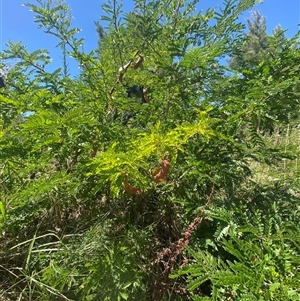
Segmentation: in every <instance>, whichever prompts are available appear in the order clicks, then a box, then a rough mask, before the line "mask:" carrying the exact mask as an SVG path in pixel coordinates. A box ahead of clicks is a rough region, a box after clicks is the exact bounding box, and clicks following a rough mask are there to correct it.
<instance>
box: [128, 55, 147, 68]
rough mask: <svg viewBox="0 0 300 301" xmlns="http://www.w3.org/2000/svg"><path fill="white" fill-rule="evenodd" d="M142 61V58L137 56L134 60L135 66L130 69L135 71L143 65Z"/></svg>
mask: <svg viewBox="0 0 300 301" xmlns="http://www.w3.org/2000/svg"><path fill="white" fill-rule="evenodd" d="M143 61H144V57H143V56H141V55H139V57H138V59H137V60H136V62H135V64H133V65H131V68H133V69H137V68H138V67H140V66H141V65H142V64H143Z"/></svg>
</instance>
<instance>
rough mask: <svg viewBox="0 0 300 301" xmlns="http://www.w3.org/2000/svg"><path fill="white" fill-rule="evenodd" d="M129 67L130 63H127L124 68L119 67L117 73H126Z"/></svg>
mask: <svg viewBox="0 0 300 301" xmlns="http://www.w3.org/2000/svg"><path fill="white" fill-rule="evenodd" d="M130 65H131V62H128V63H127V64H125V65H124V66H122V67H120V68H119V72H122V71H126V70H127V69H128V67H129V66H130Z"/></svg>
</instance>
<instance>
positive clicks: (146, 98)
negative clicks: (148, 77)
mask: <svg viewBox="0 0 300 301" xmlns="http://www.w3.org/2000/svg"><path fill="white" fill-rule="evenodd" d="M143 95H144V100H145V102H149V101H150V99H149V96H148V88H143Z"/></svg>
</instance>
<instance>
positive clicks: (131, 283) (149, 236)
mask: <svg viewBox="0 0 300 301" xmlns="http://www.w3.org/2000/svg"><path fill="white" fill-rule="evenodd" d="M134 4H135V9H134V11H133V12H129V13H123V12H122V7H121V6H120V5H119V4H118V3H117V2H116V1H112V2H108V3H106V4H104V5H103V9H104V11H105V16H104V17H103V20H104V21H105V23H104V24H106V25H107V26H106V27H104V26H103V29H101V33H102V36H101V42H100V44H99V47H98V49H97V52H91V53H89V54H86V53H83V52H81V51H80V49H81V46H80V45H81V44H82V43H83V40H81V39H77V38H76V33H78V32H79V29H77V28H70V22H69V21H70V20H69V18H67V19H65V18H59V17H57V12H59V11H62V10H67V11H68V9H66V8H65V4H62V3H60V5H58V6H57V5H54V4H53V2H52V1H50V0H49V1H46V2H43V1H38V4H37V5H34V4H26V5H27V6H28V7H29V8H30V9H31V10H32V11H33V12H34V14H35V20H36V22H37V23H38V25H39V27H42V28H44V29H45V30H46V32H48V33H50V34H53V35H55V36H56V37H58V38H59V39H60V45H62V46H63V47H62V51H64V49H65V48H64V47H65V46H66V47H68V51H69V53H70V55H72V56H73V57H74V58H76V59H77V60H78V62H79V63H80V65H81V66H82V73H81V74H80V76H79V77H78V78H68V77H65V74H64V73H63V72H61V70H56V71H54V72H52V73H49V72H47V71H46V70H45V66H46V65H47V64H49V63H50V58H49V54H48V52H47V51H46V50H37V51H35V52H33V53H28V52H27V50H26V48H25V47H24V46H23V45H22V44H21V43H12V42H11V43H9V44H8V47H7V49H6V50H5V51H4V53H2V54H1V56H2V60H3V61H5V60H8V59H11V58H18V59H19V62H18V63H17V64H16V65H15V67H14V68H13V69H12V70H11V72H10V73H9V74H8V76H7V86H6V87H5V88H4V89H3V94H1V98H0V101H1V105H2V106H3V107H5V110H2V111H1V121H2V124H3V126H2V133H1V140H0V144H1V147H2V149H1V153H0V156H1V159H2V161H1V170H2V174H1V176H2V178H3V180H2V182H1V186H2V191H1V193H0V199H1V203H0V213H1V215H0V227H1V231H2V232H3V240H2V242H1V248H0V254H1V256H0V257H1V258H2V259H1V264H0V269H1V274H0V275H1V276H0V277H3V278H1V283H3V287H4V289H3V293H2V292H1V293H2V294H5V295H7V293H9V294H10V296H12V298H13V299H17V298H18V299H22V298H23V299H24V300H33V299H39V300H123V299H124V300H201V299H205V298H206V299H207V298H208V297H209V296H213V297H214V298H215V299H217V298H219V299H220V300H223V299H226V298H227V297H228V296H229V295H230V296H231V297H234V298H236V299H239V298H240V299H241V298H244V297H245V294H248V295H250V294H252V295H251V296H250V297H252V299H253V298H254V297H256V296H259V293H260V291H259V287H260V286H261V285H263V284H264V283H265V282H266V283H267V284H270V287H269V286H268V288H267V289H266V290H265V291H264V292H263V293H264V294H263V296H264V297H265V300H268V299H267V298H268V296H271V297H273V296H275V297H276V298H277V299H278V300H287V298H288V297H287V296H290V295H294V296H297V297H298V296H299V289H298V287H299V286H297V281H298V280H299V277H298V274H297V273H296V270H297V268H298V266H297V265H298V260H297V258H298V255H299V248H298V246H297V244H296V241H297V240H295V239H294V238H293V237H297V235H298V232H297V231H298V230H297V229H299V227H298V226H299V219H298V216H299V214H297V213H298V207H297V205H296V204H297V202H298V201H299V197H298V196H297V192H296V193H295V192H294V191H293V192H290V191H288V190H287V189H285V187H281V184H282V185H283V184H286V182H280V183H279V184H278V186H276V185H271V184H270V185H269V186H268V185H263V183H253V179H252V177H253V175H255V168H253V165H254V164H261V166H265V165H263V164H265V162H267V163H268V164H273V166H274V168H275V167H276V168H277V167H278V168H279V167H280V166H281V165H280V162H281V160H283V159H285V160H287V159H288V158H289V159H290V160H292V159H293V158H294V157H293V156H292V155H291V154H289V152H288V151H287V150H283V149H282V148H281V147H275V146H274V147H269V144H268V140H267V137H264V136H263V135H262V134H261V133H260V132H257V131H256V129H257V128H261V124H262V121H265V119H264V118H265V113H268V110H267V109H266V108H265V107H264V104H262V103H261V102H260V100H261V99H264V98H267V100H271V98H268V97H269V94H268V93H269V91H270V88H271V86H272V84H276V85H275V87H274V90H272V93H273V94H272V95H274V94H276V95H280V96H281V97H287V96H288V97H290V100H291V101H292V99H294V100H295V99H297V97H298V96H299V91H298V89H297V88H294V87H293V86H292V82H291V81H294V82H295V81H297V80H298V78H299V77H298V76H296V75H295V77H293V78H289V79H287V78H286V76H287V74H290V72H291V71H292V70H294V71H297V70H298V69H297V68H298V66H299V64H295V63H294V62H296V59H297V58H298V51H296V49H297V48H294V49H292V48H291V47H287V45H288V44H286V47H283V49H284V51H285V52H282V53H281V54H280V55H282V58H286V59H285V60H283V61H282V64H281V63H280V64H278V65H276V64H275V61H266V62H264V65H261V66H260V68H257V69H252V68H249V69H247V72H248V73H249V78H246V77H245V78H241V77H239V76H234V75H230V74H228V72H227V71H228V70H227V67H226V66H222V65H221V64H220V63H219V61H220V58H222V57H225V56H228V55H229V56H231V55H233V54H235V53H236V51H237V49H239V48H240V42H241V40H242V38H243V32H242V30H243V29H244V27H243V25H242V24H240V23H238V22H237V18H238V16H239V14H240V13H241V12H243V11H244V10H245V9H248V8H250V7H251V6H253V5H254V4H255V1H254V0H253V1H252V0H241V1H231V0H228V1H225V2H224V6H223V7H222V8H221V9H220V11H218V12H215V11H214V10H212V9H208V10H207V11H206V12H203V13H198V14H195V13H194V11H195V6H196V4H197V3H196V2H194V1H193V2H184V3H182V2H181V1H180V2H177V3H176V2H170V1H149V2H144V1H139V0H137V1H135V3H134ZM98 28H100V27H98ZM296 40H297V36H296V37H295V38H294V39H293V40H291V41H286V43H292V44H293V45H294V44H295V43H296ZM288 65H289V67H288V68H287V66H288ZM266 66H268V67H269V66H271V67H274V68H273V69H270V70H269V71H268V70H266V71H264V68H266ZM276 68H278V69H279V70H280V73H281V74H284V78H281V77H276V76H275V75H276V74H277V73H276V72H278V69H276ZM285 68H286V69H285ZM262 70H263V71H264V72H262ZM269 72H274V73H272V80H274V82H271V81H270V79H269V78H270V73H269ZM273 78H274V79H273ZM262 83H265V86H264V85H262ZM266 83H269V85H267V84H266ZM141 98H143V99H144V102H143V103H141ZM245 99H249V102H245V101H244V100H245ZM260 108H262V109H261V110H260V111H259V110H258V109H260ZM27 111H31V112H33V114H31V115H30V116H28V115H26V114H25V115H22V113H23V112H27ZM255 114H256V115H255ZM20 117H21V118H20ZM129 117H130V118H129ZM253 129H255V130H253ZM249 132H250V134H249ZM254 134H255V135H254ZM270 156H272V158H271V159H270ZM278 162H279V163H278ZM291 162H293V161H291ZM291 164H292V163H291ZM297 183H298V182H297V181H294V182H293V186H289V187H293V189H294V190H295V191H297V189H299V187H298V186H297V185H299V184H297ZM274 191H275V192H276V193H277V194H278V196H280V197H278V199H276V198H275V197H274ZM276 193H275V195H276ZM281 198H282V199H284V200H285V201H286V200H289V201H290V202H289V204H288V206H293V208H294V209H293V218H290V217H289V214H288V213H289V211H288V208H287V205H286V204H287V203H284V202H283V201H282V200H281ZM270 200H272V202H271V201H270ZM277 208H281V209H282V210H281V209H280V210H277ZM264 212H266V214H264ZM275 213H276V215H275V217H273V214H275ZM289 218H290V219H289ZM265 220H267V221H269V222H268V224H267V225H266V226H265V228H264V225H265ZM289 223H290V224H289ZM249 225H251V227H250V226H249ZM256 228H258V230H257V231H256ZM240 233H243V235H240ZM274 233H275V234H276V236H275V237H273V236H272V235H273V234H274ZM292 236H293V237H292ZM261 246H263V247H261ZM201 250H205V254H207V257H205V258H204V257H203V256H202V252H201ZM252 250H254V251H255V250H256V251H257V253H258V254H257V255H258V256H259V258H260V260H261V261H259V263H260V264H261V265H260V266H259V267H258V268H257V270H255V271H261V269H262V268H264V267H266V269H267V272H265V273H264V274H263V275H264V276H266V277H267V279H266V280H265V279H262V277H260V278H255V279H250V277H249V275H250V276H251V273H250V272H249V268H248V269H247V267H248V264H249V258H251V259H250V260H252V257H249V256H248V255H249V254H250V253H247V252H251V251H252ZM274 250H276V251H274ZM281 251H282V252H283V253H282V256H281V257H280V258H279V259H278V258H277V257H276V256H277V255H276V254H278V253H280V252H281ZM198 253H199V254H200V255H201V256H200V255H199V256H198V255H197V254H198ZM238 253H240V254H241V255H239V254H238ZM253 254H254V253H253ZM250 255H252V253H251V254H250ZM254 255H256V254H254ZM254 255H253V256H254ZM203 258H204V259H205V260H206V263H207V262H208V263H209V264H207V266H208V270H204V269H201V268H199V267H195V266H193V265H192V266H189V268H188V269H187V273H188V275H189V276H188V277H181V275H183V274H185V270H181V267H183V266H187V264H191V263H193V262H194V261H195V260H196V261H197V262H198V263H199V264H201V265H202V262H201V260H202V259H203ZM253 258H254V257H253ZM247 260H248V261H247ZM283 266H284V267H286V268H282V267H283ZM239 267H241V269H240V270H241V271H243V270H247V272H248V273H247V274H246V275H247V277H248V278H247V280H245V281H244V278H242V277H241V275H240V273H238V271H239V270H238V268H239ZM176 271H177V272H176ZM197 273H198V275H197ZM207 273H208V275H205V274H207ZM234 273H235V274H236V275H233V274H234ZM221 274H222V275H223V277H221V276H222V275H221ZM171 275H173V276H171ZM200 275H201V277H202V278H201V279H202V280H199V278H196V279H194V277H197V276H200ZM224 275H225V276H226V275H228V279H229V280H231V281H229V280H227V282H226V281H225V280H226V277H225V276H224ZM287 275H289V277H290V280H288V276H287ZM232 276H235V277H232ZM171 277H173V278H171ZM175 277H177V278H176V279H175ZM224 278H225V280H224ZM195 280H196V282H195ZM250 280H251V281H250ZM278 283H279V284H278ZM247 284H249V285H250V287H249V290H247V288H246V285H247ZM279 287H280V289H282V294H281V290H279V289H278V288H279ZM271 289H272V290H271ZM277 289H278V292H279V293H278V294H277V291H276V290H277ZM274 291H276V292H274ZM253 296H254V297H253ZM280 298H281V299H280Z"/></svg>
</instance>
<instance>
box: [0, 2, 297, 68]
mask: <svg viewBox="0 0 300 301" xmlns="http://www.w3.org/2000/svg"><path fill="white" fill-rule="evenodd" d="M24 2H30V3H33V4H36V3H37V2H36V1H35V0H27V1H26V0H25V1H24V0H0V25H1V31H0V50H3V49H5V44H6V43H7V42H8V41H9V40H11V41H13V42H17V41H22V43H23V44H24V45H26V46H27V49H28V50H29V51H33V50H36V49H40V48H46V49H48V50H50V52H51V56H52V59H53V62H52V67H53V69H54V68H58V67H60V66H61V57H60V56H61V55H60V51H59V49H57V48H55V45H56V44H57V43H58V40H57V39H55V38H54V37H52V36H50V35H48V34H45V33H43V31H42V30H41V29H38V28H37V24H36V23H34V22H33V13H32V12H30V11H29V8H28V7H25V6H22V4H23V3H24ZM66 3H67V4H68V5H69V6H70V7H71V9H72V15H73V26H75V27H80V28H81V29H82V32H81V33H80V36H81V37H84V38H85V46H84V49H85V51H86V52H89V51H91V50H92V49H95V48H96V47H97V33H96V30H95V25H94V21H95V20H99V17H100V16H101V14H102V10H101V4H102V3H103V1H96V0H86V1H82V0H81V1H80V0H66ZM123 5H124V10H130V9H131V8H132V1H128V0H123ZM221 5H222V0H201V1H200V3H199V4H198V7H199V9H203V10H205V9H206V8H208V7H212V8H214V7H217V6H221ZM253 10H259V11H260V12H261V13H262V15H264V16H265V17H266V20H267V29H268V32H269V33H271V32H272V29H274V28H275V27H276V25H278V24H280V25H281V27H282V28H284V29H288V31H287V36H288V37H292V36H293V35H294V34H295V33H296V32H297V30H298V28H299V27H298V24H299V23H300V1H299V0H265V1H264V3H263V4H260V5H257V6H256V7H254V8H253ZM249 16H250V12H249V11H248V12H245V13H244V14H243V15H242V16H241V21H244V22H245V19H246V18H249ZM69 67H70V70H71V72H72V74H74V73H77V71H76V70H78V67H77V63H76V62H74V61H73V60H72V59H70V60H69ZM78 71H79V70H78Z"/></svg>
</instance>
